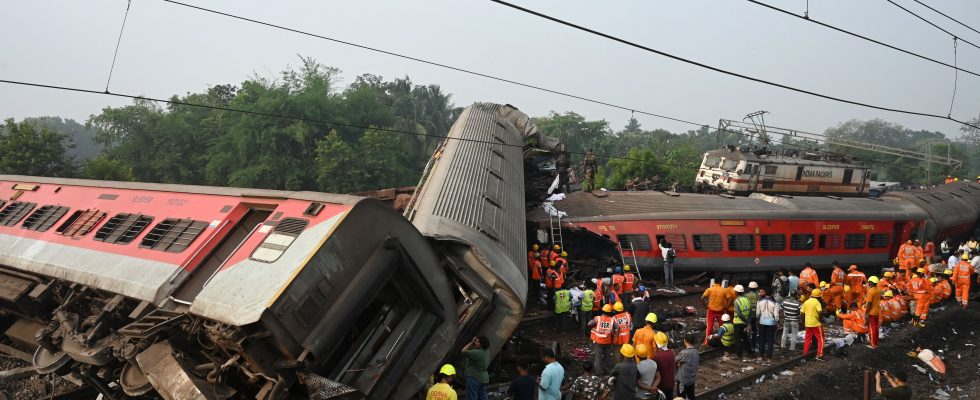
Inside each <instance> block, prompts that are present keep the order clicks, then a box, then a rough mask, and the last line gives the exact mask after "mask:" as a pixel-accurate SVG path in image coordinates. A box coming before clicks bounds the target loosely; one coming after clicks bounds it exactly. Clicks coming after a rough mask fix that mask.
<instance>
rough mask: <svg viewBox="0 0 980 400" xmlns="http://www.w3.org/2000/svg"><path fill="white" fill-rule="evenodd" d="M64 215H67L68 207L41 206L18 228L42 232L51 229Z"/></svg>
mask: <svg viewBox="0 0 980 400" xmlns="http://www.w3.org/2000/svg"><path fill="white" fill-rule="evenodd" d="M66 213H68V207H65V206H41V207H40V208H38V209H37V210H35V211H34V212H33V213H31V215H29V216H28V217H27V219H25V220H24V223H23V224H21V225H20V227H21V228H24V229H28V230H32V231H38V232H44V231H47V230H48V229H51V227H52V226H54V223H55V222H58V220H59V219H61V217H63V216H65V214H66Z"/></svg>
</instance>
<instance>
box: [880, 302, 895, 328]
mask: <svg viewBox="0 0 980 400" xmlns="http://www.w3.org/2000/svg"><path fill="white" fill-rule="evenodd" d="M893 304H894V302H892V299H887V300H886V299H881V303H878V308H879V310H881V311H880V314H878V315H880V316H881V323H882V324H887V323H889V322H892V321H894V320H895V318H894V316H893V315H892V313H893V310H892V307H893Z"/></svg>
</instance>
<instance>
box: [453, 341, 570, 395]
mask: <svg viewBox="0 0 980 400" xmlns="http://www.w3.org/2000/svg"><path fill="white" fill-rule="evenodd" d="M541 359H542V360H544V362H545V364H546V365H545V367H544V371H541V377H540V378H538V379H537V381H538V382H537V383H538V400H561V381H562V380H564V379H565V368H563V367H562V366H561V364H559V363H558V360H556V359H555V352H554V351H552V350H551V349H548V348H546V349H544V350H542V351H541ZM484 398H485V397H484ZM466 399H467V400H470V398H469V397H467V398H466Z"/></svg>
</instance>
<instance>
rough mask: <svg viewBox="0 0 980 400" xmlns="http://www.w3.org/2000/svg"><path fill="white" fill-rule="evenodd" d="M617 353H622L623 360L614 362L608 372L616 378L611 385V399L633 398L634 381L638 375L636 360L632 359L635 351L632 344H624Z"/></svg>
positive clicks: (626, 399) (628, 399)
mask: <svg viewBox="0 0 980 400" xmlns="http://www.w3.org/2000/svg"><path fill="white" fill-rule="evenodd" d="M619 354H620V355H622V358H623V361H620V362H619V364H616V366H615V367H613V369H612V371H610V372H609V375H611V376H613V377H615V378H616V384H615V386H613V400H635V399H636V397H635V396H636V381H637V378H638V377H639V371H637V369H636V361H634V360H633V357H634V356H636V351H635V350H634V349H633V345H631V344H624V345H623V346H622V347H620V348H619Z"/></svg>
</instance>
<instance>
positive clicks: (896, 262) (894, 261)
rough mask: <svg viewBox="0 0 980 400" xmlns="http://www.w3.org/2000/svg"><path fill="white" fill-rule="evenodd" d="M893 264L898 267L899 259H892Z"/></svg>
mask: <svg viewBox="0 0 980 400" xmlns="http://www.w3.org/2000/svg"><path fill="white" fill-rule="evenodd" d="M892 264H894V265H898V257H895V258H893V259H892Z"/></svg>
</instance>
